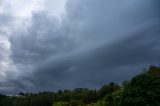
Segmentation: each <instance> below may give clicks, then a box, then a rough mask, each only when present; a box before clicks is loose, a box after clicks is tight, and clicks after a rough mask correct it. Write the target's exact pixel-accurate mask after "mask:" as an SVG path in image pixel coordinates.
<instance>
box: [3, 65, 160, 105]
mask: <svg viewBox="0 0 160 106" xmlns="http://www.w3.org/2000/svg"><path fill="white" fill-rule="evenodd" d="M0 106H160V67H157V66H153V65H151V66H150V67H149V69H148V70H146V71H145V72H143V73H141V74H139V75H137V76H135V77H133V78H132V79H131V80H128V81H124V82H123V83H122V84H120V85H119V84H116V83H114V82H111V83H109V84H106V85H104V86H102V87H101V88H100V89H88V88H75V89H74V90H58V91H57V92H49V91H47V92H39V93H23V92H20V93H19V95H18V96H6V95H2V94H0Z"/></svg>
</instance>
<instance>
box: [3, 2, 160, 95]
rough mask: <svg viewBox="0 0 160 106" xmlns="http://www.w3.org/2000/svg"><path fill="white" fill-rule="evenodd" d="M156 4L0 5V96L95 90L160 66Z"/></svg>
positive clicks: (159, 22)
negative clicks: (150, 66) (84, 89)
mask: <svg viewBox="0 0 160 106" xmlns="http://www.w3.org/2000/svg"><path fill="white" fill-rule="evenodd" d="M159 11H160V1H159V0H27V1H26V0H0V93H4V94H12V93H16V92H20V91H23V92H39V91H56V90H58V89H73V88H79V87H83V88H86V87H87V88H92V89H95V88H99V87H101V86H102V85H104V84H107V83H109V82H111V81H114V82H117V83H121V82H123V81H124V80H129V79H130V78H132V77H133V76H135V75H137V74H138V73H140V72H143V71H144V68H148V67H149V65H152V64H153V65H158V66H159V65H160V64H159V63H160V12H159Z"/></svg>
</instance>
